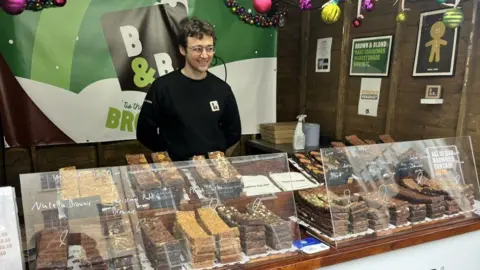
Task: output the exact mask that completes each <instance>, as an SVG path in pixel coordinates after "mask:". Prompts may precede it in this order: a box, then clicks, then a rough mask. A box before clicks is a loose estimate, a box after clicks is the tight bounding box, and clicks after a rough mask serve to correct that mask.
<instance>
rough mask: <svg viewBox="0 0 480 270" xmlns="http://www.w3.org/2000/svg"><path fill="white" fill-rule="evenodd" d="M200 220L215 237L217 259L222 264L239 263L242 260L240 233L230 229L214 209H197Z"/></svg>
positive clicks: (235, 229)
mask: <svg viewBox="0 0 480 270" xmlns="http://www.w3.org/2000/svg"><path fill="white" fill-rule="evenodd" d="M197 213H198V219H199V220H200V224H201V226H202V227H203V228H204V229H205V231H206V232H207V233H208V234H210V235H212V236H214V237H215V243H216V247H217V259H218V261H219V262H220V263H232V262H238V261H240V260H241V259H242V249H241V245H240V238H239V231H238V229H237V228H230V227H229V226H228V225H227V224H225V222H224V221H223V220H222V219H221V218H220V217H219V216H218V214H217V212H216V211H215V210H214V209H213V208H200V209H197Z"/></svg>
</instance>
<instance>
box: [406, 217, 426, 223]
mask: <svg viewBox="0 0 480 270" xmlns="http://www.w3.org/2000/svg"><path fill="white" fill-rule="evenodd" d="M424 220H425V216H416V217H415V216H411V217H409V218H408V221H410V222H419V221H424Z"/></svg>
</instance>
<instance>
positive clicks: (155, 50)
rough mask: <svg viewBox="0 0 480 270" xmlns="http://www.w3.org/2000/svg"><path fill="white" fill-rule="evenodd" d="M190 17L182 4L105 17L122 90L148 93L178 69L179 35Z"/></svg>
mask: <svg viewBox="0 0 480 270" xmlns="http://www.w3.org/2000/svg"><path fill="white" fill-rule="evenodd" d="M186 17H187V9H186V7H185V5H183V4H182V3H177V5H176V6H175V7H172V6H170V5H169V4H165V5H154V6H151V7H145V8H138V9H133V10H124V11H119V12H111V13H108V14H105V15H104V16H103V18H102V25H103V31H104V35H105V37H106V40H107V43H108V47H109V50H110V55H111V57H112V61H113V65H114V66H115V70H116V72H117V77H118V80H119V82H120V87H121V88H122V91H132V90H133V91H142V92H147V91H148V89H149V88H150V85H151V84H152V83H153V81H154V80H155V78H157V77H159V76H162V75H165V74H167V73H169V72H171V71H173V70H174V69H176V68H178V67H179V64H180V61H182V60H181V59H182V57H181V55H180V52H179V51H178V44H177V38H176V35H177V33H178V29H179V23H180V21H181V20H182V19H184V18H186Z"/></svg>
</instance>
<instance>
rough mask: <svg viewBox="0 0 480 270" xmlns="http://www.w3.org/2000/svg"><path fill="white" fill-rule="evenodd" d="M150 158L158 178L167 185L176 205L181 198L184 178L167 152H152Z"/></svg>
mask: <svg viewBox="0 0 480 270" xmlns="http://www.w3.org/2000/svg"><path fill="white" fill-rule="evenodd" d="M152 160H153V162H155V166H156V167H157V169H158V173H159V175H160V179H161V180H162V182H163V184H164V185H165V186H166V187H168V188H169V189H170V190H171V192H172V194H173V197H174V200H175V204H176V205H177V206H178V205H179V204H180V201H181V200H182V199H183V193H184V189H183V188H184V186H183V185H184V179H183V177H182V175H181V174H180V172H179V171H178V169H177V167H176V166H175V164H173V162H172V159H171V158H170V156H169V155H168V153H167V152H159V153H152Z"/></svg>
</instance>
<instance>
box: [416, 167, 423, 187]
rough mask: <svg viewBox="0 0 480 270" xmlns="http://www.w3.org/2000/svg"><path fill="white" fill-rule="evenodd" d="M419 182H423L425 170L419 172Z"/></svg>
mask: <svg viewBox="0 0 480 270" xmlns="http://www.w3.org/2000/svg"><path fill="white" fill-rule="evenodd" d="M417 183H418V184H422V183H423V170H422V171H420V172H418V173H417Z"/></svg>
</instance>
